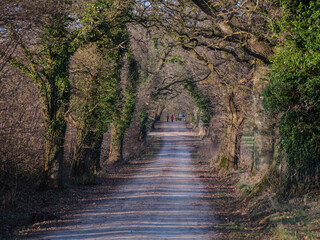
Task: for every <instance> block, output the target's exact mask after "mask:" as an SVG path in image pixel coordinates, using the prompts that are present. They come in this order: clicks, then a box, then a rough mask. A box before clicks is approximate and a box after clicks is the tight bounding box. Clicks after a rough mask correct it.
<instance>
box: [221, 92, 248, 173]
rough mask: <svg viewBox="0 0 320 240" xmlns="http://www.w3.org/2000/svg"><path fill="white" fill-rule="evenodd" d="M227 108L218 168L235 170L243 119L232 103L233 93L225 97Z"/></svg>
mask: <svg viewBox="0 0 320 240" xmlns="http://www.w3.org/2000/svg"><path fill="white" fill-rule="evenodd" d="M225 104H226V108H227V112H228V114H227V119H228V120H227V123H226V124H227V127H226V131H225V135H224V141H223V142H222V143H221V147H220V149H219V156H220V159H219V160H220V166H221V167H223V168H226V169H230V168H237V167H238V164H239V157H240V142H241V136H242V128H241V126H242V123H243V120H244V118H243V117H241V116H239V114H240V113H239V111H238V110H237V108H236V104H235V101H234V93H233V92H231V93H230V94H229V95H228V96H227V97H226V101H225Z"/></svg>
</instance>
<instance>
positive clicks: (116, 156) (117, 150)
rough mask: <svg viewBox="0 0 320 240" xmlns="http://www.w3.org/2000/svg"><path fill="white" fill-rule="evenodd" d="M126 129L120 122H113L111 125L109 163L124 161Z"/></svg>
mask: <svg viewBox="0 0 320 240" xmlns="http://www.w3.org/2000/svg"><path fill="white" fill-rule="evenodd" d="M125 130H126V129H124V131H123V128H121V125H120V124H117V123H115V122H114V123H113V124H112V126H111V140H110V152H109V158H108V163H109V164H114V163H119V162H122V160H123V158H122V151H123V139H124V134H125Z"/></svg>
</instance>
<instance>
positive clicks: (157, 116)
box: [151, 104, 165, 129]
mask: <svg viewBox="0 0 320 240" xmlns="http://www.w3.org/2000/svg"><path fill="white" fill-rule="evenodd" d="M164 107H165V105H164V104H159V105H158V106H157V110H156V112H155V115H154V118H153V121H152V125H151V128H152V129H154V128H155V124H156V123H157V122H158V121H160V119H161V115H162V112H163V110H164Z"/></svg>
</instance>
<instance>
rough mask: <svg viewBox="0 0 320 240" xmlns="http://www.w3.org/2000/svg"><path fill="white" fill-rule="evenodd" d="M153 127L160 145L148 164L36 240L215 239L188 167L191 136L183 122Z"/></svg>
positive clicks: (205, 200) (199, 186) (200, 187)
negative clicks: (100, 198) (159, 139)
mask: <svg viewBox="0 0 320 240" xmlns="http://www.w3.org/2000/svg"><path fill="white" fill-rule="evenodd" d="M158 127H159V128H158V129H157V131H155V132H152V133H150V135H151V136H154V137H160V138H161V139H162V145H161V147H160V151H159V152H158V153H156V154H155V155H154V156H153V157H152V159H151V160H150V162H149V163H148V164H146V165H144V166H143V167H141V169H140V170H139V171H138V172H137V173H135V174H134V175H132V176H130V178H129V179H128V180H127V181H126V183H125V184H121V185H120V186H118V187H117V188H116V189H115V190H114V192H113V193H111V194H110V193H109V194H107V195H106V196H105V198H104V199H103V200H100V201H99V202H97V203H95V204H91V205H90V206H88V207H87V208H85V209H83V210H81V211H79V212H78V213H73V214H72V217H70V218H69V220H66V221H65V222H64V224H63V225H62V226H60V227H59V228H57V229H55V231H52V232H48V233H43V234H44V235H43V236H41V237H40V239H55V240H57V239H77V240H78V239H216V237H215V234H214V232H213V230H212V229H213V227H212V226H213V224H214V223H215V220H214V218H213V216H212V213H213V210H212V209H211V207H210V204H209V202H210V198H209V196H208V195H207V193H206V189H205V186H204V184H203V183H202V182H201V180H200V178H199V174H198V173H197V171H196V169H195V167H194V166H193V164H192V159H191V151H192V150H193V147H194V143H195V141H196V139H197V138H196V136H195V134H194V133H193V132H191V131H190V130H188V129H186V127H185V124H184V123H183V122H173V123H171V122H169V123H167V122H165V123H164V122H162V123H160V124H159V126H158ZM67 219H68V218H67ZM37 239H39V237H37Z"/></svg>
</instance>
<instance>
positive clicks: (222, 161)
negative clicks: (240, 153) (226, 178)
mask: <svg viewBox="0 0 320 240" xmlns="http://www.w3.org/2000/svg"><path fill="white" fill-rule="evenodd" d="M218 167H219V168H222V169H228V159H227V157H226V156H221V158H220V163H219V165H218Z"/></svg>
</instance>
